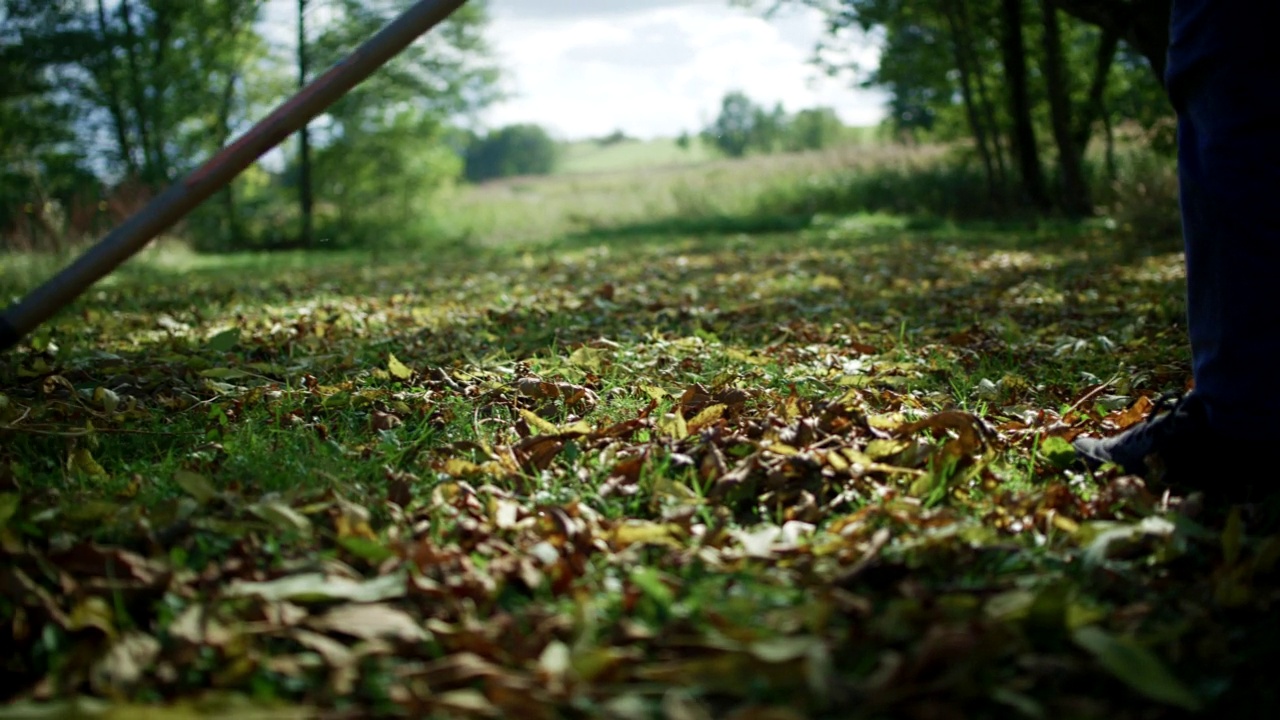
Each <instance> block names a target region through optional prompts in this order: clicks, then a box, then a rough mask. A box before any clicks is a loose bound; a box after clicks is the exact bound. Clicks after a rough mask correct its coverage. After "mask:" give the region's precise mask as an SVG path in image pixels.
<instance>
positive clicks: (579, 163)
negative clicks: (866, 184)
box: [555, 127, 876, 175]
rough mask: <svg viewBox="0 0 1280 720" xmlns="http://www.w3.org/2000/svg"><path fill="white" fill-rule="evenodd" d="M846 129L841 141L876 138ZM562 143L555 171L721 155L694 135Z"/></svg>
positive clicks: (689, 161) (865, 130) (867, 131)
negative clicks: (680, 139) (683, 141)
mask: <svg viewBox="0 0 1280 720" xmlns="http://www.w3.org/2000/svg"><path fill="white" fill-rule="evenodd" d="M847 131H848V139H847V141H846V142H845V143H842V145H860V144H865V143H870V142H872V141H874V140H875V133H876V128H874V127H853V128H848V129H847ZM562 147H563V152H564V154H563V155H562V156H561V158H560V162H559V165H558V166H557V168H556V171H555V174H556V175H577V174H582V173H595V172H617V171H620V170H637V169H641V168H652V167H668V166H673V165H695V164H698V163H703V162H709V161H711V160H717V159H720V158H721V155H720V154H719V153H717V152H716V151H715V150H713V149H712V148H710V147H708V146H707V145H706V144H705V143H703V142H702V141H701V140H699V139H697V138H694V139H693V140H692V141H691V142H690V143H689V147H688V148H682V147H680V146H679V144H677V143H676V139H675V138H656V139H653V140H626V141H623V142H620V143H614V144H612V145H601V144H600V143H598V142H596V141H594V140H580V141H575V142H571V143H565V144H564V145H563V146H562Z"/></svg>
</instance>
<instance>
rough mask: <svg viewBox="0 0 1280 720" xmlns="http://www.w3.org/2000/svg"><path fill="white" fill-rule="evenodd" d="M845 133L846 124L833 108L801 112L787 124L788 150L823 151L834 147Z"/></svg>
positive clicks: (811, 109)
mask: <svg viewBox="0 0 1280 720" xmlns="http://www.w3.org/2000/svg"><path fill="white" fill-rule="evenodd" d="M843 132H844V123H842V122H840V117H839V116H838V115H836V111H835V110H832V109H831V108H825V107H823V108H810V109H808V110H801V111H800V112H798V113H796V114H795V116H794V117H792V118H791V120H790V121H789V122H788V124H787V133H786V143H785V145H786V149H788V150H791V151H797V150H821V149H823V148H826V147H830V146H831V145H834V144H835V143H836V142H838V141H839V140H840V136H841V134H842V133H843Z"/></svg>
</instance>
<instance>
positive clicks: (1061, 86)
mask: <svg viewBox="0 0 1280 720" xmlns="http://www.w3.org/2000/svg"><path fill="white" fill-rule="evenodd" d="M1040 16H1041V19H1042V21H1043V23H1044V55H1043V58H1044V76H1045V86H1046V87H1047V88H1048V91H1049V124H1050V126H1051V127H1052V129H1053V141H1054V143H1055V144H1056V145H1057V147H1058V172H1059V174H1060V175H1061V181H1062V195H1061V198H1062V208H1063V210H1065V211H1066V212H1067V214H1068V215H1070V216H1072V217H1079V216H1082V215H1086V214H1088V213H1089V212H1090V211H1091V210H1092V207H1091V203H1090V202H1089V189H1088V187H1087V185H1086V182H1085V179H1084V169H1083V148H1080V149H1079V150H1077V146H1076V134H1075V133H1074V132H1072V125H1071V90H1070V88H1068V87H1067V78H1066V68H1065V67H1064V66H1065V62H1064V61H1063V58H1062V27H1061V26H1060V25H1059V23H1058V8H1057V6H1056V4H1055V3H1054V1H1053V0H1040ZM1085 140H1086V142H1087V140H1088V138H1087V136H1086V138H1085Z"/></svg>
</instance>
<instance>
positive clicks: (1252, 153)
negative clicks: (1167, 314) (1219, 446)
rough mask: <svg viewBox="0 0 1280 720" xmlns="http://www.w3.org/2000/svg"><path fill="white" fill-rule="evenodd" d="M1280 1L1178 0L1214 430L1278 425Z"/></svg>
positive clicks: (1187, 184) (1183, 153)
mask: <svg viewBox="0 0 1280 720" xmlns="http://www.w3.org/2000/svg"><path fill="white" fill-rule="evenodd" d="M1276 6H1280V3H1277V2H1275V0H1260V1H1257V2H1256V4H1255V2H1254V1H1253V0H1250V1H1249V2H1240V0H1175V1H1174V11H1173V12H1174V15H1173V24H1172V28H1171V29H1172V33H1171V36H1172V37H1171V41H1170V46H1169V66H1168V67H1169V71H1168V74H1167V75H1166V85H1167V86H1168V89H1169V96H1170V98H1171V99H1172V101H1173V104H1174V107H1175V109H1176V110H1177V112H1178V179H1179V185H1180V189H1181V192H1180V196H1181V200H1180V203H1181V208H1182V223H1183V236H1184V241H1185V243H1186V254H1187V304H1188V326H1189V329H1190V334H1191V353H1192V366H1193V369H1194V374H1195V381H1196V389H1195V394H1196V395H1198V396H1199V397H1201V398H1202V399H1203V400H1204V403H1205V407H1206V409H1207V411H1208V414H1209V422H1210V425H1211V427H1212V428H1213V429H1214V430H1215V431H1217V432H1218V433H1223V434H1230V435H1233V436H1238V437H1241V438H1251V437H1254V438H1263V437H1266V438H1268V439H1269V438H1271V437H1275V433H1276V431H1277V430H1280V40H1278V39H1277V38H1275V37H1271V36H1270V35H1272V33H1275V31H1276V25H1275V22H1276V20H1277V18H1280V10H1278V9H1277V8H1276Z"/></svg>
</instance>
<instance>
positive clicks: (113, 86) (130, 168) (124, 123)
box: [97, 0, 139, 178]
mask: <svg viewBox="0 0 1280 720" xmlns="http://www.w3.org/2000/svg"><path fill="white" fill-rule="evenodd" d="M97 10H98V41H99V42H100V43H101V44H102V46H103V48H102V57H103V68H102V70H101V75H100V77H99V78H98V85H99V87H100V88H101V89H102V94H103V98H104V100H105V101H106V106H107V114H108V115H110V116H111V129H112V131H113V132H114V134H115V136H116V146H117V149H118V150H119V152H120V162H121V163H123V164H124V172H125V176H126V177H131V178H137V177H138V172H139V171H138V159H137V157H135V156H134V149H133V143H132V142H131V141H130V140H129V130H128V127H129V126H128V119H127V118H126V117H125V112H124V99H123V98H121V97H120V87H119V86H118V85H117V81H118V80H119V74H118V73H119V68H118V67H117V66H116V62H115V57H114V56H113V55H112V53H111V47H110V43H109V36H110V34H111V30H110V27H109V26H108V24H107V9H106V6H105V4H104V3H103V0H98V6H97Z"/></svg>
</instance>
